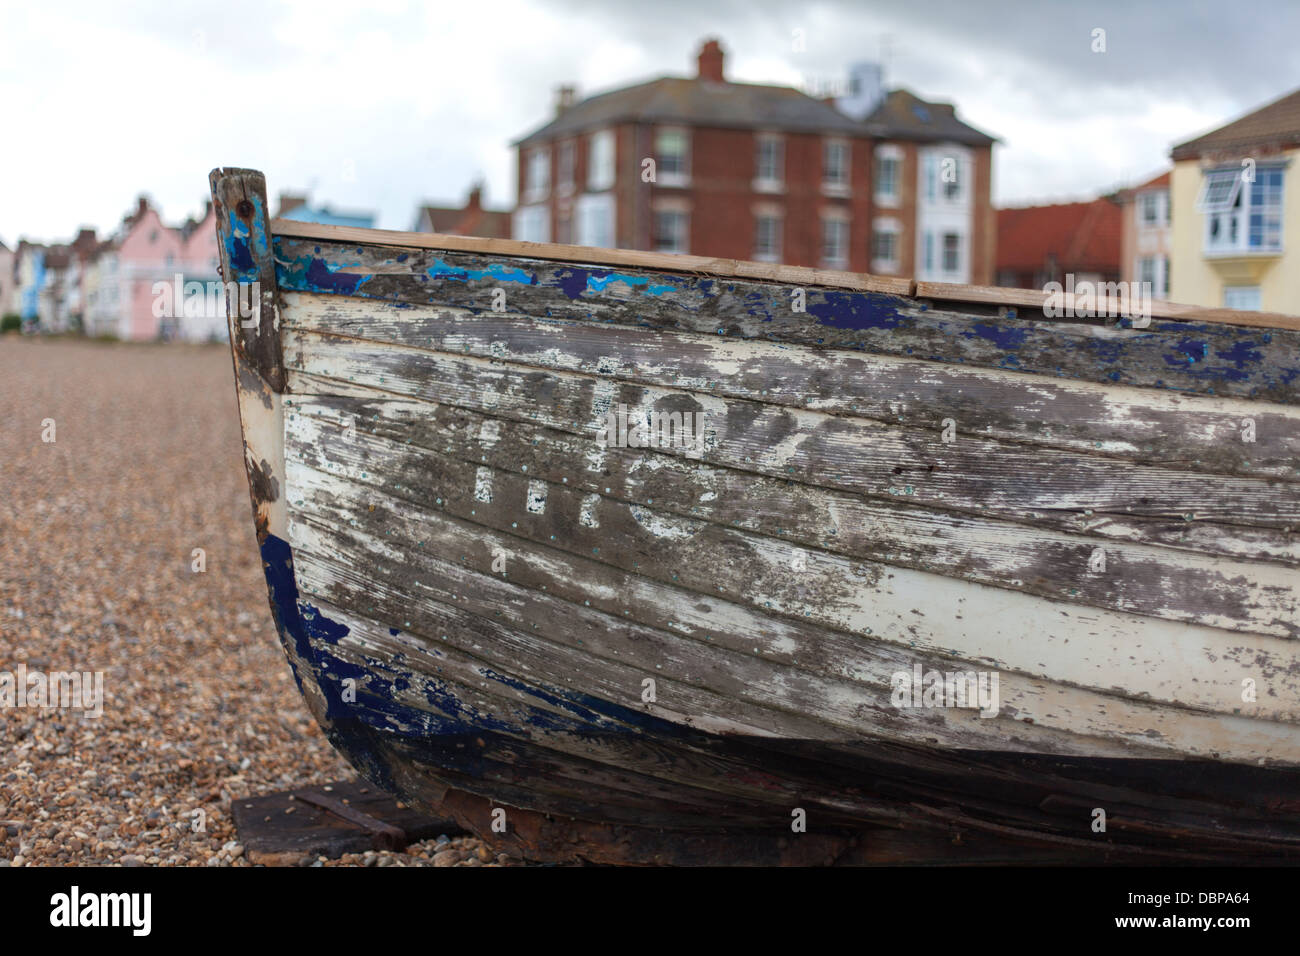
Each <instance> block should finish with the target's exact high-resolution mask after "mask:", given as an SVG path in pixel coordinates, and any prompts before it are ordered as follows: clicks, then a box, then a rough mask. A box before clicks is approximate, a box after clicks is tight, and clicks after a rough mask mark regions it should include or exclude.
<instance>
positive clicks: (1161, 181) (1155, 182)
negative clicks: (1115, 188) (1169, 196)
mask: <svg viewBox="0 0 1300 956" xmlns="http://www.w3.org/2000/svg"><path fill="white" fill-rule="evenodd" d="M1170 176H1171V174H1170V172H1169V170H1167V169H1166V170H1165V171H1164V172H1163V173H1161V174H1160V175H1159V176H1156V177H1154V178H1152V179H1148V180H1147V181H1146V182H1144V183H1143V184H1142V185H1140V186H1134V187H1133V191H1134V192H1135V193H1140V192H1141V191H1142V190H1144V189H1157V188H1159V187H1161V186H1164V187H1168V186H1169V180H1170Z"/></svg>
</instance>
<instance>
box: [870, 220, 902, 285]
mask: <svg viewBox="0 0 1300 956" xmlns="http://www.w3.org/2000/svg"><path fill="white" fill-rule="evenodd" d="M902 233H903V227H902V224H901V223H900V222H899V221H898V220H897V219H895V218H893V217H892V216H879V217H877V218H876V219H875V220H874V221H873V222H872V224H871V271H872V272H878V273H883V274H885V275H890V274H893V273H897V272H898V270H899V269H900V268H901V266H902V255H901V253H902V249H903V246H902ZM883 235H888V236H891V237H892V238H893V240H894V243H893V245H894V254H893V256H892V257H890V258H888V259H882V258H880V257H879V256H877V255H876V236H883Z"/></svg>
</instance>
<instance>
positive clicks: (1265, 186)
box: [1169, 90, 1300, 314]
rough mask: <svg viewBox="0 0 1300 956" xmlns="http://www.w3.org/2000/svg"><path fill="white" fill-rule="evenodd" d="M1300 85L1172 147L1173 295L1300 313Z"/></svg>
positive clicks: (1179, 299) (1203, 302)
mask: <svg viewBox="0 0 1300 956" xmlns="http://www.w3.org/2000/svg"><path fill="white" fill-rule="evenodd" d="M1297 155H1300V90H1296V91H1295V92H1292V93H1290V94H1288V95H1286V96H1284V97H1282V98H1281V99H1279V100H1276V101H1274V102H1272V103H1269V104H1268V105H1266V106H1264V107H1261V108H1260V109H1258V110H1255V111H1254V112H1253V113H1249V114H1247V115H1246V116H1243V117H1242V118H1240V119H1238V120H1236V121H1234V122H1232V123H1229V124H1228V125H1226V126H1223V127H1220V128H1219V129H1216V130H1213V131H1212V132H1209V133H1206V134H1205V135H1203V136H1199V137H1197V138H1196V139H1192V140H1188V141H1187V142H1184V143H1181V144H1179V145H1178V146H1175V147H1174V148H1173V150H1172V153H1171V157H1172V159H1173V161H1174V168H1173V172H1172V174H1171V176H1170V186H1169V196H1170V217H1171V230H1170V237H1171V242H1170V246H1171V248H1170V268H1171V283H1170V295H1171V298H1172V299H1173V300H1174V301H1176V302H1185V303H1188V304H1191V305H1204V306H1211V307H1227V308H1232V309H1241V310H1260V309H1262V310H1264V311H1268V312H1287V313H1293V314H1300V180H1297V178H1296V175H1297V174H1296V159H1297Z"/></svg>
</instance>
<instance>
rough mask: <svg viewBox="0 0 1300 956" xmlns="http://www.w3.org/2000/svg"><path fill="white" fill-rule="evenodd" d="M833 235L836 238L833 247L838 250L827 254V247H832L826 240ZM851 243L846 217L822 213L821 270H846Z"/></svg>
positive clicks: (834, 213) (840, 214) (836, 213)
mask: <svg viewBox="0 0 1300 956" xmlns="http://www.w3.org/2000/svg"><path fill="white" fill-rule="evenodd" d="M832 235H834V236H835V237H836V242H835V243H834V245H835V246H837V247H838V248H836V249H834V250H833V251H829V252H828V247H829V246H830V245H832V244H831V243H829V242H828V241H827V240H828V239H830V237H831V236H832ZM851 241H852V239H851V237H850V235H849V219H848V216H846V215H844V214H842V213H839V212H829V211H828V212H824V213H823V214H822V217H821V263H822V268H823V269H838V270H841V271H843V270H846V269H848V267H849V244H850V242H851Z"/></svg>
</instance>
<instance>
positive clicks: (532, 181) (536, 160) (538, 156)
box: [524, 144, 551, 204]
mask: <svg viewBox="0 0 1300 956" xmlns="http://www.w3.org/2000/svg"><path fill="white" fill-rule="evenodd" d="M550 194H551V148H550V145H549V144H548V145H546V146H543V147H534V148H533V149H529V150H527V151H525V153H524V202H525V203H528V204H531V203H535V202H540V201H541V200H543V199H546V198H547V197H548V196H549V195H550Z"/></svg>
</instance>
